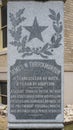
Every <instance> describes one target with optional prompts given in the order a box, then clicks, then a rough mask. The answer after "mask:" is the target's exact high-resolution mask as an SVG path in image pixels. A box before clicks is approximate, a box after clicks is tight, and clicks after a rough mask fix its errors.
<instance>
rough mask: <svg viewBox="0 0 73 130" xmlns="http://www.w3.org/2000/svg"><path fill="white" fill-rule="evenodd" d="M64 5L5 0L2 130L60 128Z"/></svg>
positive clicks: (58, 1)
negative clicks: (5, 74) (5, 128)
mask: <svg viewBox="0 0 73 130" xmlns="http://www.w3.org/2000/svg"><path fill="white" fill-rule="evenodd" d="M63 9H64V1H62V0H53V1H51V0H50V1H49V0H47V1H45V0H44V1H40V0H39V1H32V0H26V1H25V0H24V1H21V0H9V1H8V128H9V130H12V129H25V128H27V129H30V128H32V129H33V128H38V129H39V128H41V129H42V128H43V129H46V128H47V129H56V130H62V129H63V121H64V117H63V116H64V110H63V108H64V106H63V104H64V103H63V86H64V84H63V77H64V21H63V18H64V10H63Z"/></svg>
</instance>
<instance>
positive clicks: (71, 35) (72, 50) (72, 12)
mask: <svg viewBox="0 0 73 130" xmlns="http://www.w3.org/2000/svg"><path fill="white" fill-rule="evenodd" d="M64 11H65V13H64V22H65V24H64V27H65V30H64V31H65V32H64V33H65V38H64V44H65V53H64V61H65V62H64V63H65V71H73V0H66V2H65V7H64Z"/></svg>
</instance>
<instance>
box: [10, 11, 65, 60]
mask: <svg viewBox="0 0 73 130" xmlns="http://www.w3.org/2000/svg"><path fill="white" fill-rule="evenodd" d="M24 10H25V9H20V10H19V11H18V12H16V14H15V15H14V14H13V13H10V14H9V17H10V21H11V24H12V28H11V29H10V30H9V32H10V34H11V36H12V37H13V41H11V42H10V44H11V45H13V46H15V47H17V51H18V53H22V57H23V58H24V57H25V56H30V55H32V54H36V55H40V56H41V57H42V58H48V56H49V55H53V51H54V49H55V48H58V47H60V46H61V43H60V42H61V39H62V34H61V33H62V30H63V26H62V22H61V21H60V13H59V12H58V13H56V12H55V11H54V10H52V9H49V11H50V15H48V16H49V18H50V19H51V20H52V21H53V29H54V32H55V33H54V34H53V35H52V37H51V39H50V43H49V42H47V43H46V44H45V45H44V46H43V47H39V48H38V47H37V48H32V49H31V48H30V47H28V46H27V42H28V41H27V35H26V36H24V37H23V38H22V25H21V22H24V21H25V20H26V18H25V17H23V16H22V14H23V12H24Z"/></svg>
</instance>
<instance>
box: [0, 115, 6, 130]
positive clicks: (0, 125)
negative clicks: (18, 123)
mask: <svg viewBox="0 0 73 130" xmlns="http://www.w3.org/2000/svg"><path fill="white" fill-rule="evenodd" d="M0 130H7V117H5V116H4V117H3V116H1V115H0Z"/></svg>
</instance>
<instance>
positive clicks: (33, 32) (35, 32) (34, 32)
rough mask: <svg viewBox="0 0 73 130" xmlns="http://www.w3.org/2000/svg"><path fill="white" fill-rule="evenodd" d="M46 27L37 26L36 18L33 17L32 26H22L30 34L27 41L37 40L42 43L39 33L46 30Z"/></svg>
mask: <svg viewBox="0 0 73 130" xmlns="http://www.w3.org/2000/svg"><path fill="white" fill-rule="evenodd" d="M47 27H48V26H39V24H38V22H37V18H36V17H35V19H34V22H33V25H32V26H24V28H25V29H26V30H28V31H29V32H30V36H29V39H28V41H30V40H32V39H34V38H38V39H39V40H41V41H43V38H42V35H41V33H42V32H43V31H44V30H45V29H46V28H47Z"/></svg>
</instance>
